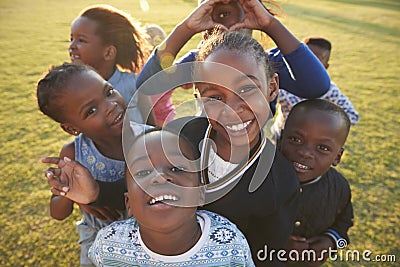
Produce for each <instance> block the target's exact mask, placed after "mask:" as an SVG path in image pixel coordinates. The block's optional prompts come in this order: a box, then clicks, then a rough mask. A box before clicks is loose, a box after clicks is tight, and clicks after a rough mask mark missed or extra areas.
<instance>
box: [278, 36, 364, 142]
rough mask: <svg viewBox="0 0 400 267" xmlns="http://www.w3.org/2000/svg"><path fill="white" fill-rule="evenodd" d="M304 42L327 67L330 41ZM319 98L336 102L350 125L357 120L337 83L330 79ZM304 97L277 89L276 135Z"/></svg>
mask: <svg viewBox="0 0 400 267" xmlns="http://www.w3.org/2000/svg"><path fill="white" fill-rule="evenodd" d="M304 43H305V44H306V45H307V46H308V47H309V48H310V50H311V51H312V52H313V53H314V54H315V56H316V57H317V58H318V59H319V60H320V61H321V63H322V65H324V67H325V69H328V67H329V58H330V55H331V50H332V45H331V43H330V42H329V41H328V40H327V39H325V38H323V37H307V38H305V39H304ZM319 98H321V99H325V100H329V101H331V102H333V103H336V104H338V105H339V106H340V107H341V108H343V110H344V111H345V112H346V114H347V116H349V119H350V122H351V124H352V125H355V124H357V123H358V122H359V120H360V117H359V115H358V112H357V111H356V110H355V108H354V106H353V104H352V103H351V101H350V100H349V98H348V97H347V96H345V95H344V94H343V93H342V92H341V91H340V90H339V88H338V87H337V85H336V84H335V83H334V82H332V81H331V86H330V88H329V90H328V92H326V93H325V94H324V95H322V96H321V97H319ZM304 100H305V98H301V97H298V96H295V95H293V94H291V93H289V92H288V91H286V90H282V89H280V90H279V96H278V102H279V105H280V108H279V109H278V111H277V115H276V119H275V123H274V126H273V127H274V131H275V132H276V133H277V135H280V131H281V130H282V128H283V125H284V124H285V120H286V118H287V116H288V114H289V112H290V110H291V109H292V107H293V106H294V105H296V104H297V103H298V102H300V101H304Z"/></svg>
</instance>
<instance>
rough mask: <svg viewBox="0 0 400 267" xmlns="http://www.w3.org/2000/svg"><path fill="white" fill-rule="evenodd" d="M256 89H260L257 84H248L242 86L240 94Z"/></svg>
mask: <svg viewBox="0 0 400 267" xmlns="http://www.w3.org/2000/svg"><path fill="white" fill-rule="evenodd" d="M254 89H258V88H257V86H255V85H247V86H243V87H242V88H240V91H239V94H242V93H247V92H250V91H252V90H254Z"/></svg>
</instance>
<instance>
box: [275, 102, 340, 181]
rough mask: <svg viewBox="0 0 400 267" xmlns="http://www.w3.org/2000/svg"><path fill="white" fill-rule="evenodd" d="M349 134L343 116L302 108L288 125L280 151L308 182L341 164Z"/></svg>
mask: <svg viewBox="0 0 400 267" xmlns="http://www.w3.org/2000/svg"><path fill="white" fill-rule="evenodd" d="M346 137H347V130H346V126H345V123H344V120H343V119H342V118H341V117H340V116H337V115H336V114H335V113H331V112H329V111H322V110H311V111H310V110H304V108H298V109H297V110H296V113H295V114H292V116H291V117H289V119H288V121H287V122H286V124H285V129H284V130H283V132H282V137H281V140H280V141H281V142H280V151H281V152H282V154H283V155H284V156H285V157H286V158H287V159H288V160H289V161H290V162H291V163H292V164H293V167H294V169H295V171H296V173H297V176H298V178H299V180H300V182H306V181H309V180H312V179H315V178H317V177H318V176H320V175H322V174H324V173H325V172H326V171H328V169H329V168H330V166H331V165H337V164H338V163H339V161H340V158H341V155H342V153H343V149H342V146H343V144H344V142H345V140H346Z"/></svg>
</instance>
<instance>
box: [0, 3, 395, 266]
mask: <svg viewBox="0 0 400 267" xmlns="http://www.w3.org/2000/svg"><path fill="white" fill-rule="evenodd" d="M95 3H96V1H93V0H90V1H83V0H76V1H68V2H65V1H45V0H34V1H22V0H12V1H11V0H3V1H1V2H0V51H1V55H2V57H1V58H2V60H1V61H0V68H1V73H0V88H1V93H2V97H1V100H0V101H1V102H0V103H1V104H0V112H1V117H0V127H1V133H0V136H1V141H2V142H1V144H0V148H1V149H0V177H1V180H0V189H1V190H0V200H1V204H0V207H1V211H2V212H1V215H0V226H1V240H0V265H1V266H77V265H78V264H79V260H78V256H79V246H78V245H77V243H76V242H77V240H78V235H77V233H76V230H75V228H74V222H75V221H77V220H78V219H79V217H80V215H79V211H78V210H75V212H74V214H73V216H71V217H70V218H68V219H67V220H65V221H61V222H59V221H56V220H53V219H52V218H50V216H49V211H48V202H49V198H50V191H49V188H48V185H47V182H46V180H45V179H44V177H43V171H44V170H45V166H44V165H43V164H41V163H40V158H42V157H44V156H48V155H52V156H55V155H57V154H58V152H59V149H60V148H61V146H62V145H63V144H64V143H65V142H66V141H67V140H70V137H69V136H68V135H67V134H65V133H64V132H63V131H62V130H61V129H60V128H59V126H58V125H57V124H56V123H54V122H52V121H51V120H50V119H48V118H46V117H44V116H43V115H41V114H40V113H39V112H38V111H37V104H36V100H35V96H34V93H35V84H36V82H37V80H38V79H39V78H40V77H41V75H42V73H43V72H45V71H46V69H47V68H48V66H49V65H51V64H60V63H62V62H63V61H68V52H67V48H68V39H69V24H70V22H71V21H72V20H73V19H74V18H75V17H76V16H77V14H78V13H79V11H80V10H81V9H82V8H84V7H86V6H88V5H90V4H95ZM107 3H108V4H111V5H114V6H115V7H118V8H121V9H123V10H125V11H127V12H130V13H131V14H132V16H133V17H134V18H136V19H138V20H140V22H141V23H142V24H147V23H157V24H159V25H161V26H162V27H164V29H165V30H166V31H167V32H170V31H171V29H172V28H173V27H174V26H175V24H176V23H178V22H179V21H180V20H182V19H183V18H184V17H185V16H186V15H187V14H189V12H190V11H191V10H192V9H193V8H194V7H195V6H196V3H197V1H196V0H192V1H188V0H186V1H184V0H181V1H167V0H160V1H158V0H152V1H151V0H149V1H148V3H149V5H150V10H149V11H148V12H143V11H141V10H140V6H139V1H138V0H137V1H128V0H121V1H116V0H114V1H107ZM280 3H281V4H282V6H283V10H284V11H285V12H286V16H285V17H282V20H283V22H284V23H285V24H286V25H287V26H288V27H289V28H290V29H291V30H292V31H293V32H294V33H295V34H296V35H297V36H298V37H299V38H301V39H302V38H304V37H305V36H308V35H322V36H325V37H327V38H328V39H330V40H331V42H332V44H333V54H332V60H331V67H330V69H329V73H330V74H331V77H332V79H333V80H334V81H335V82H336V83H337V84H338V86H339V87H340V88H341V90H342V91H343V92H344V93H345V94H346V95H347V96H349V97H350V99H351V100H352V101H353V104H354V105H355V107H356V109H357V110H358V111H359V113H360V116H361V121H360V123H359V124H358V125H357V126H355V127H353V129H352V130H351V134H350V136H349V139H348V141H347V144H346V152H345V156H344V159H343V161H342V163H341V164H340V166H339V170H340V171H341V172H342V173H343V174H344V175H345V176H346V177H347V179H348V180H349V181H350V184H351V187H352V192H353V206H354V211H355V226H354V227H353V228H352V229H351V230H350V238H351V241H352V243H351V248H352V249H358V250H360V251H361V250H364V249H369V250H371V251H372V252H373V255H376V254H395V255H397V260H398V261H399V260H400V249H399V247H400V243H399V236H400V230H399V225H400V204H399V203H400V194H399V185H400V182H399V173H400V167H399V161H400V158H399V156H398V151H399V149H398V148H399V147H400V138H399V133H400V123H399V120H400V119H399V118H400V117H399V115H400V112H399V105H398V100H399V88H400V86H399V83H398V80H399V79H398V78H397V77H398V74H399V73H400V67H399V58H400V53H399V47H400V46H399V45H400V31H399V29H400V20H399V18H400V3H399V1H389V0H386V1H371V0H353V1H351V0H348V1H340V0H337V1H334V0H318V1H317V0H314V1H311V0H309V1H295V0H283V1H280ZM199 40H200V36H196V38H195V39H194V40H193V41H191V42H190V43H189V44H188V45H187V46H185V48H184V51H187V50H188V49H190V48H194V47H196V45H197V43H198V41H199ZM191 96H192V92H191V91H190V90H188V91H181V90H176V91H175V92H174V102H175V103H177V104H178V103H181V102H183V101H185V100H187V99H188V98H191ZM342 264H343V265H346V266H353V265H356V264H357V263H354V262H347V263H345V262H341V263H340V264H339V262H335V263H333V265H335V266H336V265H342ZM358 264H360V265H370V264H368V263H366V262H360V263H358Z"/></svg>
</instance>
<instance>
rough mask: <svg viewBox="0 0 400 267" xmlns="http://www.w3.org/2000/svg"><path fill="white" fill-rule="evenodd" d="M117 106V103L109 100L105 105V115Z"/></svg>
mask: <svg viewBox="0 0 400 267" xmlns="http://www.w3.org/2000/svg"><path fill="white" fill-rule="evenodd" d="M117 106H118V103H117V102H115V101H109V102H108V105H107V111H106V112H107V115H110V114H111V113H112V112H113V111H114V110H115V109H116V107H117Z"/></svg>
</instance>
